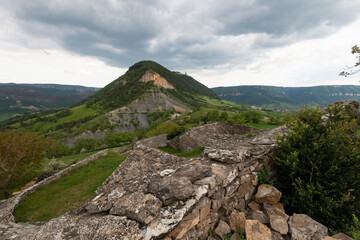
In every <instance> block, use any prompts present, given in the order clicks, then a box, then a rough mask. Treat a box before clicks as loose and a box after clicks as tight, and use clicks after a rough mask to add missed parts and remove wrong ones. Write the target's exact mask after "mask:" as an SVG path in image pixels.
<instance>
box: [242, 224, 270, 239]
mask: <svg viewBox="0 0 360 240" xmlns="http://www.w3.org/2000/svg"><path fill="white" fill-rule="evenodd" d="M245 232H246V239H247V240H271V231H270V229H269V228H268V227H266V226H265V225H264V224H262V223H260V222H259V221H257V220H246V223H245Z"/></svg>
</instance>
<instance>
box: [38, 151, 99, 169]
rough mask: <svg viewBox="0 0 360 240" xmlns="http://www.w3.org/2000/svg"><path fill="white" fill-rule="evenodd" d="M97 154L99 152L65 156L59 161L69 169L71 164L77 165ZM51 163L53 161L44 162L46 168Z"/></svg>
mask: <svg viewBox="0 0 360 240" xmlns="http://www.w3.org/2000/svg"><path fill="white" fill-rule="evenodd" d="M97 152H98V151H93V152H87V153H81V154H76V155H71V156H65V157H61V158H57V160H59V161H62V162H63V163H65V165H66V167H68V166H70V165H71V164H74V163H77V162H79V161H81V160H83V159H85V158H87V157H90V156H91V155H93V154H95V153H97ZM50 161H51V159H46V160H45V161H44V166H46V165H47V164H48V163H49V162H50Z"/></svg>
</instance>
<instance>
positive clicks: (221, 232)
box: [215, 220, 231, 239]
mask: <svg viewBox="0 0 360 240" xmlns="http://www.w3.org/2000/svg"><path fill="white" fill-rule="evenodd" d="M215 233H216V234H217V235H218V236H219V237H220V238H221V239H225V237H226V236H227V234H229V233H231V229H230V227H229V225H228V224H227V223H226V222H224V221H222V220H220V221H219V224H218V226H217V227H216V228H215Z"/></svg>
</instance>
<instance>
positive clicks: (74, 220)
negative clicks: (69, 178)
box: [21, 213, 143, 240]
mask: <svg viewBox="0 0 360 240" xmlns="http://www.w3.org/2000/svg"><path fill="white" fill-rule="evenodd" d="M55 236H56V237H55ZM142 238H143V234H142V232H141V230H140V229H139V226H138V224H137V223H136V222H135V221H132V220H129V219H127V218H126V217H120V216H113V215H106V216H98V215H90V214H88V213H82V214H80V215H74V214H71V213H70V214H65V215H63V216H62V217H60V218H57V219H54V220H51V221H50V222H47V223H46V224H44V225H42V226H40V227H39V229H37V231H35V232H33V233H31V234H28V235H26V236H23V237H22V239H21V240H38V239H43V240H52V239H134V240H136V239H139V240H140V239H142Z"/></svg>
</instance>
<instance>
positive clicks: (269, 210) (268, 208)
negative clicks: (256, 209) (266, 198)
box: [263, 203, 289, 221]
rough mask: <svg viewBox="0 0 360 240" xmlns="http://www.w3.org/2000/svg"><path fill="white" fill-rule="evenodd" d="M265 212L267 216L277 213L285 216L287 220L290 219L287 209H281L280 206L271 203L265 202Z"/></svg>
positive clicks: (276, 214)
mask: <svg viewBox="0 0 360 240" xmlns="http://www.w3.org/2000/svg"><path fill="white" fill-rule="evenodd" d="M263 212H264V213H265V214H266V216H268V217H269V218H270V216H272V215H275V216H281V217H283V218H285V219H286V221H287V220H288V219H289V216H288V215H287V214H286V213H285V211H282V210H280V209H279V208H278V207H276V206H275V205H270V204H266V203H265V204H264V205H263Z"/></svg>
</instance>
